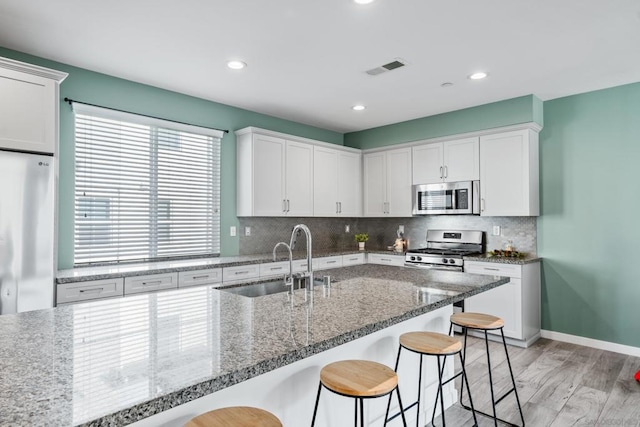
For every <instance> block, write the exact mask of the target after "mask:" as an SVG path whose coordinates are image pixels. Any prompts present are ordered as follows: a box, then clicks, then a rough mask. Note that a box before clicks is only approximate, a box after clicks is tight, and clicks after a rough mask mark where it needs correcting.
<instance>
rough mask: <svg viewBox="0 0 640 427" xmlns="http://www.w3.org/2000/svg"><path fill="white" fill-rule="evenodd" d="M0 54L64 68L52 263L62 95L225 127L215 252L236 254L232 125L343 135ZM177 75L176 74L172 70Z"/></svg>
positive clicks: (65, 150) (70, 166)
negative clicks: (218, 239) (218, 249)
mask: <svg viewBox="0 0 640 427" xmlns="http://www.w3.org/2000/svg"><path fill="white" fill-rule="evenodd" d="M0 56H3V57H5V58H11V59H15V60H18V61H23V62H27V63H30V64H35V65H40V66H43V67H48V68H53V69H56V70H59V71H64V72H67V73H69V77H67V79H66V80H65V81H64V82H63V83H62V85H61V87H60V153H59V154H60V190H59V195H58V196H59V206H58V220H59V224H58V267H59V268H61V269H63V268H70V267H72V265H73V188H74V141H73V114H72V112H71V109H70V107H69V105H68V104H66V103H64V101H63V99H64V98H65V97H68V98H71V99H76V100H78V101H84V102H89V103H92V104H97V105H102V106H105V107H111V108H116V109H121V110H126V111H131V112H135V113H140V114H146V115H151V116H156V117H161V118H165V119H169V120H177V121H182V122H186V123H192V124H195V125H201V126H208V127H215V128H220V129H229V130H230V133H229V134H227V135H225V136H224V138H223V139H222V150H221V163H222V170H221V183H222V185H221V187H222V188H221V191H222V193H221V227H222V230H221V234H222V238H221V252H222V255H237V254H238V237H229V227H230V226H231V225H236V226H237V225H238V219H237V217H236V139H235V135H234V133H233V131H234V130H237V129H241V128H243V127H247V126H256V127H261V128H265V129H270V130H273V131H278V132H284V133H288V134H292V135H297V136H302V137H306V138H311V139H316V140H320V141H326V142H330V143H334V144H339V145H342V144H343V135H342V134H340V133H336V132H331V131H328V130H324V129H320V128H315V127H311V126H306V125H302V124H299V123H295V122H292V121H288V120H282V119H278V118H275V117H271V116H267V115H264V114H258V113H255V112H252V111H247V110H243V109H240V108H234V107H230V106H227V105H223V104H218V103H215V102H211V101H206V100H204V99H200V98H195V97H191V96H187V95H183V94H179V93H176V92H171V91H167V90H163V89H158V88H155V87H152V86H147V85H143V84H139V83H134V82H131V81H128V80H123V79H118V78H116V77H111V76H107V75H105V74H99V73H95V72H92V71H88V70H85V69H81V68H76V67H72V66H69V65H65V64H61V63H57V62H52V61H48V60H44V59H42V58H37V57H34V56H30V55H26V54H23V53H20V52H16V51H12V50H8V49H4V48H2V47H0ZM177 77H178V78H179V76H177Z"/></svg>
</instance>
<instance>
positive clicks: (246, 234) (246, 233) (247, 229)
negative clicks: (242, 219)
mask: <svg viewBox="0 0 640 427" xmlns="http://www.w3.org/2000/svg"><path fill="white" fill-rule="evenodd" d="M244 235H245V236H251V227H245V228H244Z"/></svg>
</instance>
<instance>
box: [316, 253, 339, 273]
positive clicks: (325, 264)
mask: <svg viewBox="0 0 640 427" xmlns="http://www.w3.org/2000/svg"><path fill="white" fill-rule="evenodd" d="M312 262H313V270H314V271H315V270H326V269H328V268H339V267H342V255H336V256H326V257H321V258H314V259H313V261H312Z"/></svg>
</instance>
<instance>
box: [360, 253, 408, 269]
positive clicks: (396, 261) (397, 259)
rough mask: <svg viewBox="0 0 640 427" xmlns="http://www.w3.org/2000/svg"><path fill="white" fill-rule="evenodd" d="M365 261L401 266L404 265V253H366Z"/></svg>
mask: <svg viewBox="0 0 640 427" xmlns="http://www.w3.org/2000/svg"><path fill="white" fill-rule="evenodd" d="M367 263H369V264H380V265H393V266H396V267H402V266H404V255H393V254H376V253H370V254H367Z"/></svg>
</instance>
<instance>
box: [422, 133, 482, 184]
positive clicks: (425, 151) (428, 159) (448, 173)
mask: <svg viewBox="0 0 640 427" xmlns="http://www.w3.org/2000/svg"><path fill="white" fill-rule="evenodd" d="M479 145H480V144H479V138H478V137H471V138H464V139H457V140H453V141H445V142H434V143H430V144H423V145H417V146H414V147H413V148H412V165H413V177H412V179H413V183H414V184H437V183H441V182H456V181H475V180H478V179H480V154H479V153H480V148H479Z"/></svg>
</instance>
